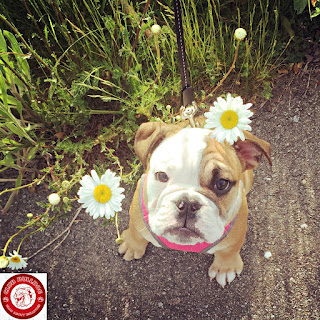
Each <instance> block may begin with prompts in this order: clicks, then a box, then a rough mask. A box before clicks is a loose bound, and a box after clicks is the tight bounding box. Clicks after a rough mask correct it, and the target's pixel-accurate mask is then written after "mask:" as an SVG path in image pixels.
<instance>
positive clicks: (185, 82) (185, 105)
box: [174, 0, 198, 127]
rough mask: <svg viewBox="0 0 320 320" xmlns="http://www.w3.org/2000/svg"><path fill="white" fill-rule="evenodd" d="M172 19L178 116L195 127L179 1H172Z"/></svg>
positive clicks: (193, 104) (196, 108)
mask: <svg viewBox="0 0 320 320" xmlns="http://www.w3.org/2000/svg"><path fill="white" fill-rule="evenodd" d="M174 17H175V26H176V35H177V46H178V60H179V69H180V77H181V86H182V90H181V108H180V114H181V117H182V118H183V119H188V120H189V121H190V125H191V126H192V127H195V126H196V124H195V121H194V116H195V114H196V113H197V112H198V107H197V104H196V102H195V96H194V91H193V88H192V87H191V81H190V73H189V70H188V64H187V57H186V50H185V43H184V35H183V25H182V16H181V5H180V0H174Z"/></svg>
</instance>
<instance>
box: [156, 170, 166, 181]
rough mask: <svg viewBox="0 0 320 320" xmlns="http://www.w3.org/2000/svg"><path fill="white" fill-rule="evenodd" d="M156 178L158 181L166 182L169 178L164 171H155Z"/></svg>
mask: <svg viewBox="0 0 320 320" xmlns="http://www.w3.org/2000/svg"><path fill="white" fill-rule="evenodd" d="M155 176H156V179H157V180H158V181H160V182H167V181H168V180H169V177H168V175H167V174H166V173H165V172H162V171H160V172H156V173H155Z"/></svg>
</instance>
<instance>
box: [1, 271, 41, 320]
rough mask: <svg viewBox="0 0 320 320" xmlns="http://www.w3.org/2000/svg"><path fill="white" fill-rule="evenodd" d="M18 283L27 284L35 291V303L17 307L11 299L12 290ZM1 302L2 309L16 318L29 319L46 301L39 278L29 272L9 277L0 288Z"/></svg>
mask: <svg viewBox="0 0 320 320" xmlns="http://www.w3.org/2000/svg"><path fill="white" fill-rule="evenodd" d="M20 284H27V285H29V286H31V287H32V288H33V290H34V291H35V293H36V301H35V303H34V304H33V305H32V306H31V307H30V308H27V309H19V308H17V307H16V306H15V305H14V304H13V303H12V301H11V292H12V290H13V289H14V288H15V287H16V286H17V285H20ZM0 296H1V303H2V306H3V308H4V310H5V311H6V312H7V313H8V314H9V315H10V316H12V317H14V318H16V319H31V318H33V317H35V316H36V315H37V314H38V313H39V312H40V311H41V310H42V309H43V307H44V305H45V302H46V292H45V288H44V286H43V284H42V283H41V281H40V280H38V279H37V278H36V277H34V276H33V275H31V274H24V273H19V274H16V275H14V276H12V277H11V278H9V279H8V280H7V281H6V282H5V283H4V285H3V287H2V289H1V295H0Z"/></svg>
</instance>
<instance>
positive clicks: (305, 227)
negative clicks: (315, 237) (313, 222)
mask: <svg viewBox="0 0 320 320" xmlns="http://www.w3.org/2000/svg"><path fill="white" fill-rule="evenodd" d="M300 228H301V229H307V228H308V225H307V224H306V223H303V224H302V225H301V226H300Z"/></svg>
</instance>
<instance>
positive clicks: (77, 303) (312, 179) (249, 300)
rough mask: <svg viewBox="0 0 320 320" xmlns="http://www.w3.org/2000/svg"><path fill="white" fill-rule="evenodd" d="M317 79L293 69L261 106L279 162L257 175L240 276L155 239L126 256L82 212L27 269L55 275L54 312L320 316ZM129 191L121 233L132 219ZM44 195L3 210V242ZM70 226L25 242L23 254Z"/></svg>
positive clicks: (88, 318) (265, 133)
mask: <svg viewBox="0 0 320 320" xmlns="http://www.w3.org/2000/svg"><path fill="white" fill-rule="evenodd" d="M319 81H320V72H319V68H318V69H316V68H314V69H312V68H311V67H309V68H306V69H305V70H303V71H301V72H300V73H299V74H298V75H286V76H284V77H282V78H281V79H279V80H278V81H277V83H276V87H275V90H274V98H273V99H272V100H271V101H268V102H267V103H264V104H263V106H260V107H259V106H257V108H256V109H257V110H258V111H257V112H256V114H255V116H254V118H255V119H254V121H253V133H254V134H256V135H257V136H258V137H260V138H262V139H265V140H267V141H269V142H270V143H271V145H272V147H273V156H272V158H273V167H272V168H271V169H270V168H269V167H268V165H267V163H266V162H264V163H263V164H262V165H261V166H260V168H259V169H258V170H257V172H256V176H255V181H254V186H253V190H252V191H251V193H250V195H249V210H250V213H249V226H248V233H247V238H246V239H247V240H246V243H245V245H244V247H243V249H242V251H241V253H242V258H243V260H244V265H245V267H244V271H243V272H242V274H241V276H240V277H239V278H237V279H235V280H234V281H233V282H232V283H231V285H228V286H227V287H226V288H225V289H222V288H221V287H220V286H219V285H218V284H217V283H216V281H212V282H210V281H209V278H208V275H207V271H208V268H209V266H210V264H211V262H212V257H211V256H208V255H199V254H193V253H182V252H174V251H167V250H163V249H160V248H155V247H152V246H149V247H148V248H147V253H146V255H145V256H144V257H143V258H142V259H141V260H140V261H134V262H125V261H123V260H122V258H121V257H120V256H119V255H118V253H117V245H116V244H115V238H116V233H115V230H114V228H113V227H112V226H110V227H108V228H107V229H105V228H103V227H102V226H101V222H100V221H93V220H92V219H91V218H90V217H88V215H87V214H86V213H85V212H81V214H80V215H79V217H78V220H77V221H76V223H74V224H73V226H72V229H71V233H70V235H69V237H68V238H67V239H66V240H65V241H64V242H63V243H62V244H61V245H60V246H59V247H58V248H57V249H56V250H54V251H52V246H51V247H50V248H49V249H46V250H45V251H43V252H42V253H40V254H38V255H36V256H35V257H34V258H33V259H31V260H30V261H29V263H28V267H27V268H26V269H24V270H23V272H46V273H48V319H50V320H53V319H75V320H100V319H108V320H112V319H157V320H158V319H196V320H199V319H208V320H213V319H237V320H238V319H288V320H289V319H290V320H292V319H320V307H319V301H320V285H319V279H320V268H319V265H320V263H319V251H320V250H319V249H320V243H319V233H318V232H319V229H320V223H319V211H320V210H319V209H320V208H319V201H318V199H317V197H318V196H316V194H318V195H319V185H320V178H319V167H320V160H319V159H320V151H319V150H320V148H319V143H320V141H319V122H320V93H319ZM131 196H132V193H131V194H130V193H129V194H127V197H126V201H125V202H124V206H123V207H124V210H123V212H122V214H121V217H122V221H121V223H120V229H121V230H123V229H125V228H126V227H127V225H128V217H127V212H128V209H129V204H130V200H131ZM45 198H46V194H45V193H44V192H41V191H38V192H37V193H36V194H31V193H29V192H28V191H22V192H21V193H20V194H19V198H18V199H17V200H16V201H15V203H14V204H13V206H12V208H11V210H10V212H9V213H7V214H6V215H3V216H1V217H0V230H1V234H0V244H1V247H3V244H4V243H5V241H6V240H7V239H8V236H10V235H12V234H13V233H14V232H15V231H16V229H15V227H16V226H17V225H18V224H19V223H20V224H23V222H24V219H25V215H26V213H28V212H33V213H34V214H36V213H37V212H42V211H41V209H40V208H39V207H37V206H36V204H35V202H36V201H40V200H44V199H45ZM71 218H72V217H71V216H70V218H69V220H71ZM68 223H69V221H61V222H59V223H58V224H57V225H56V226H55V227H54V230H50V231H45V232H43V233H41V234H37V235H35V236H34V237H33V238H31V239H30V240H28V241H26V243H25V245H24V247H23V250H22V254H23V256H29V255H31V254H32V253H34V252H35V251H36V250H37V249H39V248H41V247H42V246H44V245H45V244H46V243H48V242H49V241H50V240H51V239H53V238H54V237H55V236H56V235H58V234H59V233H61V232H62V231H63V230H64V229H65V228H66V226H67V225H68ZM304 224H305V226H304V227H305V228H302V227H301V225H304ZM14 245H15V246H16V245H17V244H16V243H14ZM15 248H16V247H13V246H12V245H11V246H10V251H12V250H13V249H15ZM266 251H270V252H271V253H272V257H271V258H270V259H266V258H264V253H265V252H266ZM0 272H4V270H1V271H0ZM6 272H8V271H7V270H6Z"/></svg>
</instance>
